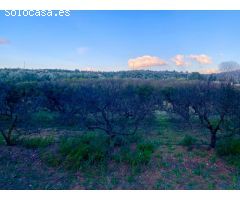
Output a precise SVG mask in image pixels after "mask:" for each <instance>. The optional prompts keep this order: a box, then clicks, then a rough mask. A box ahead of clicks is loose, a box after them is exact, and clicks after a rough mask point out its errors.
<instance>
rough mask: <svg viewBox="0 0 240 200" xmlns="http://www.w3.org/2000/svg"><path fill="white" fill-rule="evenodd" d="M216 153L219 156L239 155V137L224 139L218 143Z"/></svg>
mask: <svg viewBox="0 0 240 200" xmlns="http://www.w3.org/2000/svg"><path fill="white" fill-rule="evenodd" d="M217 153H218V155H220V156H229V155H240V139H234V138H231V139H226V140H223V141H221V142H219V143H218V145H217Z"/></svg>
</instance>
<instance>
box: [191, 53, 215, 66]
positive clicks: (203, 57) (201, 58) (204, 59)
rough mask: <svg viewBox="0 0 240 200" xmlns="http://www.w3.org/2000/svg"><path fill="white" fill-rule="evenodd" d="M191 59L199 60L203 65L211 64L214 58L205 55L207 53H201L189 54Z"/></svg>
mask: <svg viewBox="0 0 240 200" xmlns="http://www.w3.org/2000/svg"><path fill="white" fill-rule="evenodd" d="M189 58H190V59H192V60H194V61H196V62H198V63H199V64H202V65H208V64H211V63H212V59H211V58H210V57H209V56H207V55H205V54H201V55H190V56H189Z"/></svg>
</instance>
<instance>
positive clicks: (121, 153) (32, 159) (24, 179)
mask: <svg viewBox="0 0 240 200" xmlns="http://www.w3.org/2000/svg"><path fill="white" fill-rule="evenodd" d="M197 124H198V123H196V125H194V124H193V126H190V125H188V124H185V123H183V122H182V121H181V120H180V119H178V118H176V117H172V116H168V115H166V114H165V113H158V115H157V119H156V121H155V122H154V123H153V126H152V127H148V128H145V129H143V130H142V131H141V132H140V133H138V134H137V135H135V136H131V137H128V138H126V137H125V138H122V137H119V138H116V140H115V143H114V144H115V145H114V146H111V141H109V140H108V138H107V137H106V136H105V135H102V134H101V133H88V134H84V135H83V133H82V132H80V131H73V130H63V129H62V130H60V131H59V130H57V129H51V128H47V129H42V130H41V132H40V134H32V135H31V136H25V137H22V138H20V139H19V142H18V144H17V145H16V146H11V147H7V146H5V144H4V141H3V139H2V138H0V180H1V181H0V189H240V174H239V172H240V171H239V167H238V162H230V161H232V158H229V157H221V156H219V155H218V154H217V153H216V151H214V150H208V148H207V146H206V145H205V144H206V143H207V142H208V134H207V131H206V130H205V129H203V128H201V127H200V126H199V125H197ZM109 146H110V147H111V148H109ZM109 151H110V152H109ZM109 155H111V156H109ZM234 159H236V157H234Z"/></svg>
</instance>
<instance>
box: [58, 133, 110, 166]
mask: <svg viewBox="0 0 240 200" xmlns="http://www.w3.org/2000/svg"><path fill="white" fill-rule="evenodd" d="M108 150H109V137H107V136H104V135H97V134H92V133H87V134H85V135H82V136H81V137H77V138H68V139H63V140H62V141H61V143H60V153H61V155H62V156H63V157H65V158H66V159H65V160H64V164H65V166H66V167H68V168H70V169H81V168H82V167H83V166H85V165H89V164H91V165H94V164H99V163H100V162H103V161H105V160H106V159H107V155H108Z"/></svg>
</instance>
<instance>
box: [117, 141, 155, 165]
mask: <svg viewBox="0 0 240 200" xmlns="http://www.w3.org/2000/svg"><path fill="white" fill-rule="evenodd" d="M153 151H154V146H153V145H152V144H151V143H141V144H138V145H137V148H136V150H132V151H130V148H129V147H125V148H122V149H121V151H120V152H119V154H117V155H115V160H117V161H119V162H122V161H123V162H126V163H128V164H130V165H131V166H137V165H141V164H148V163H149V161H150V159H151V156H152V153H153Z"/></svg>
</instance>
